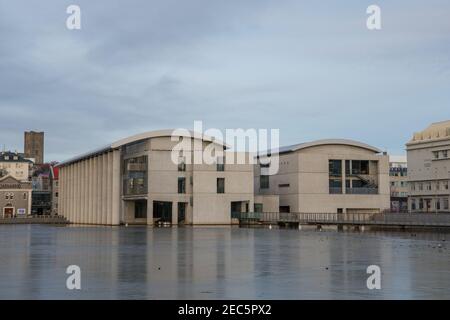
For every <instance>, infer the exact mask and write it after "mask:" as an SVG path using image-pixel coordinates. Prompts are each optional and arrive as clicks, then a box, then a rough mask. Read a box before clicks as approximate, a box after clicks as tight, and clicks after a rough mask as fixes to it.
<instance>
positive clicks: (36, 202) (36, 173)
mask: <svg viewBox="0 0 450 320" xmlns="http://www.w3.org/2000/svg"><path fill="white" fill-rule="evenodd" d="M31 181H32V189H33V201H32V205H31V212H32V214H37V215H49V214H51V212H52V179H51V165H50V164H47V163H45V164H39V165H35V166H34V167H33V172H32V176H31Z"/></svg>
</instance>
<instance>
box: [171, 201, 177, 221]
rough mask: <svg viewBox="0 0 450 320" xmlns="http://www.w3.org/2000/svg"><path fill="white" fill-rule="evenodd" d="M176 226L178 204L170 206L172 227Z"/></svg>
mask: <svg viewBox="0 0 450 320" xmlns="http://www.w3.org/2000/svg"><path fill="white" fill-rule="evenodd" d="M177 224H178V202H175V201H174V202H173V204H172V225H177Z"/></svg>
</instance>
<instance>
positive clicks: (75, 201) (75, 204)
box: [73, 162, 80, 223]
mask: <svg viewBox="0 0 450 320" xmlns="http://www.w3.org/2000/svg"><path fill="white" fill-rule="evenodd" d="M79 164H80V163H79V162H75V163H74V165H73V214H74V220H75V222H77V223H80V218H79V216H78V176H79V175H78V165H79Z"/></svg>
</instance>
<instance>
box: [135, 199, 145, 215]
mask: <svg viewBox="0 0 450 320" xmlns="http://www.w3.org/2000/svg"><path fill="white" fill-rule="evenodd" d="M134 218H135V219H146V218H147V200H137V201H135V202H134Z"/></svg>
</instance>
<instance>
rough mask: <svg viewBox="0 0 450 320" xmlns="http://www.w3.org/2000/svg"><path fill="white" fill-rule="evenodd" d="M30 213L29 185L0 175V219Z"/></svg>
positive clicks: (26, 182)
mask: <svg viewBox="0 0 450 320" xmlns="http://www.w3.org/2000/svg"><path fill="white" fill-rule="evenodd" d="M30 213H31V183H30V182H28V181H20V180H18V179H16V178H14V177H13V176H11V175H9V174H7V175H5V176H1V175H0V217H1V218H12V217H17V216H19V217H20V216H26V215H29V214H30Z"/></svg>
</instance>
